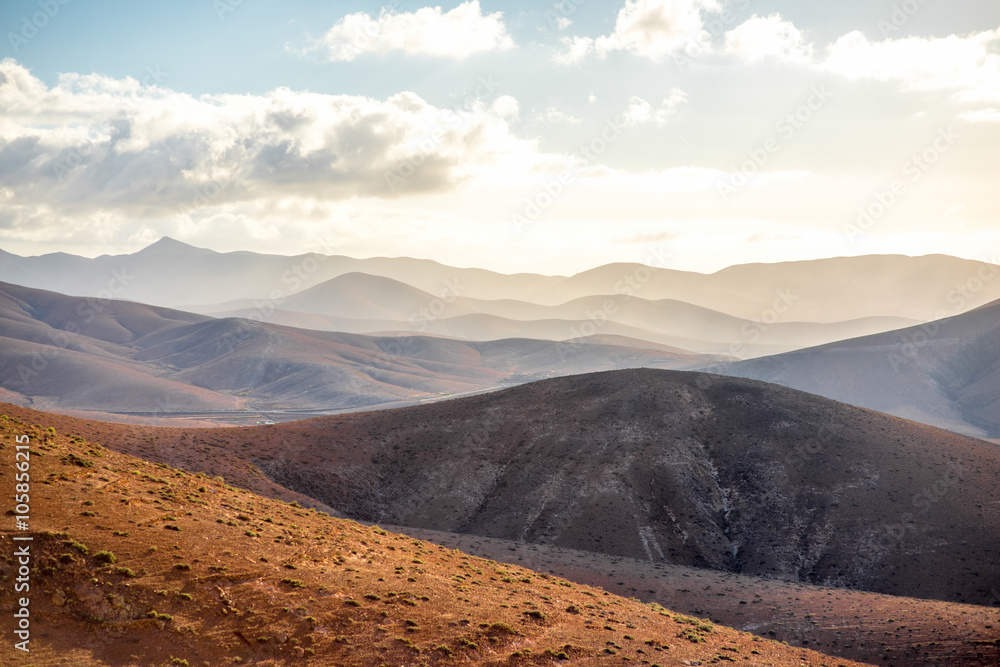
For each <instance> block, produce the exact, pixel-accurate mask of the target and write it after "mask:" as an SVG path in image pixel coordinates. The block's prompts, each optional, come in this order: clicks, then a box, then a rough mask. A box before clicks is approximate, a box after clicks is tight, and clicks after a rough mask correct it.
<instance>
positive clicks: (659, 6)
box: [554, 0, 722, 65]
mask: <svg viewBox="0 0 1000 667" xmlns="http://www.w3.org/2000/svg"><path fill="white" fill-rule="evenodd" d="M703 11H716V12H717V11H722V5H721V4H720V3H719V1H718V0H625V6H624V7H622V8H621V10H620V11H619V12H618V18H617V20H616V21H615V29H614V31H613V32H612V33H611V34H610V35H605V36H602V37H597V38H596V39H594V38H590V37H572V38H571V37H566V38H563V40H562V43H563V46H564V47H565V49H566V50H565V52H563V53H560V54H557V55H556V56H555V57H554V60H555V62H556V63H559V64H563V65H568V64H572V63H576V62H580V61H581V60H583V59H585V58H586V57H587V56H589V55H590V54H592V53H594V54H596V55H597V56H598V57H600V58H606V57H607V56H608V54H610V53H612V52H615V51H627V52H629V53H631V54H633V55H636V56H639V57H642V58H647V59H649V60H652V61H653V62H661V61H663V60H664V59H666V58H668V57H670V56H673V55H676V54H678V53H681V52H683V53H684V54H685V55H687V56H693V55H698V54H701V53H707V52H710V51H711V35H710V34H709V32H708V31H707V30H705V23H704V20H703V19H702V12H703Z"/></svg>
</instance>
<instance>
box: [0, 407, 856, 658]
mask: <svg viewBox="0 0 1000 667" xmlns="http://www.w3.org/2000/svg"><path fill="white" fill-rule="evenodd" d="M0 432H2V439H0V454H3V456H4V458H5V460H4V461H3V462H2V464H0V465H2V466H3V468H4V469H5V470H8V471H9V470H11V469H12V465H13V461H14V457H13V454H14V448H15V438H17V437H21V436H25V435H26V436H28V437H29V438H30V452H31V455H30V462H31V476H32V490H33V493H32V500H31V515H30V521H31V530H32V535H33V536H34V538H35V539H34V541H33V542H31V548H30V552H31V559H32V568H31V574H30V584H31V589H30V591H29V595H30V599H31V606H30V610H31V630H30V632H31V639H30V649H31V653H30V660H31V664H32V665H35V666H36V667H48V666H51V665H73V666H74V667H76V666H81V667H82V666H87V665H116V666H128V667H132V666H135V667H139V666H140V665H142V666H143V667H146V666H148V665H155V666H160V665H163V666H171V667H172V666H174V665H208V666H209V667H214V666H216V665H226V664H246V665H262V666H266V665H271V666H275V667H276V666H277V665H285V664H305V665H314V664H315V665H330V664H335V665H344V666H347V665H376V664H391V665H402V664H412V665H442V666H444V665H459V664H479V665H543V664H544V665H550V664H574V665H611V664H614V665H620V664H622V663H623V662H627V663H634V664H645V665H680V664H684V665H694V664H708V663H711V662H722V661H728V662H739V663H746V664H758V665H794V666H799V665H803V664H807V665H828V666H830V667H832V666H833V665H848V664H859V663H853V662H850V661H848V660H846V659H840V658H831V657H828V656H824V655H822V654H819V653H816V652H813V651H811V650H808V649H803V648H798V647H791V646H788V645H785V644H782V643H780V642H777V641H773V640H769V639H762V638H760V637H757V636H754V635H750V634H746V633H741V632H737V631H735V630H731V629H728V628H725V627H721V626H717V625H714V624H712V623H710V622H708V621H705V620H699V619H696V618H694V617H690V616H686V615H682V614H677V613H674V612H671V611H668V610H667V609H664V608H663V607H661V606H659V605H656V604H653V605H647V604H643V603H641V602H639V601H638V600H631V599H625V598H622V597H618V596H616V595H612V594H610V593H608V592H605V591H602V590H600V589H597V588H591V587H589V586H585V585H579V584H576V583H573V582H571V581H569V580H567V579H564V578H561V577H553V576H551V575H548V574H545V573H536V572H533V571H530V570H526V569H523V568H521V567H517V566H511V565H506V564H501V563H498V562H496V561H494V560H483V559H480V558H477V557H474V556H469V555H466V554H463V553H461V552H459V551H453V550H451V549H448V548H445V547H442V546H438V545H435V544H433V543H430V542H426V541H422V540H419V539H413V538H411V537H407V536H405V535H400V534H398V533H390V532H387V531H385V530H383V529H381V528H378V527H365V526H361V525H359V524H357V523H354V522H351V521H346V520H341V519H336V518H332V517H329V516H327V515H324V514H323V513H320V512H316V511H315V510H309V509H305V508H302V507H300V506H298V504H295V503H292V504H286V503H283V502H279V501H276V500H273V499H269V498H264V497H261V496H257V495H255V494H252V493H250V492H248V491H246V490H244V489H237V488H234V487H232V486H229V485H227V484H226V483H224V482H223V481H221V480H219V479H212V478H210V477H208V476H206V475H204V474H192V473H190V472H184V471H181V470H176V469H173V468H170V467H168V466H165V465H158V464H153V463H148V462H146V461H142V460H139V459H136V458H134V457H131V456H127V455H123V454H119V453H117V452H114V451H111V450H109V449H106V448H104V447H102V446H101V445H100V444H99V443H97V442H92V441H88V440H86V439H84V438H82V437H80V436H78V435H73V434H69V433H62V432H59V431H58V430H56V429H55V428H53V427H50V426H46V425H45V421H44V419H43V421H42V422H40V423H37V424H34V423H26V422H23V421H21V420H19V419H17V418H12V417H10V416H8V415H4V416H3V417H0ZM3 479H4V486H5V487H6V490H5V492H4V495H8V493H7V491H10V487H9V485H10V480H11V475H8V474H5V475H4V477H3ZM21 535H22V536H23V535H24V534H23V533H22V534H21ZM11 537H12V535H11V534H10V533H6V534H4V535H3V536H2V537H0V543H2V544H3V545H4V553H5V556H4V558H3V561H2V566H0V571H2V573H3V579H4V582H5V585H4V587H3V591H4V592H3V596H2V608H3V611H4V613H5V614H10V613H11V612H13V611H14V609H15V608H16V606H17V602H15V599H14V597H13V595H12V586H11V585H10V584H11V583H12V579H13V577H14V576H15V567H14V561H13V559H12V558H11V557H10V556H9V555H7V554H11V553H13V544H12V542H11ZM8 655H9V654H8ZM7 664H12V663H7ZM17 664H22V662H18V663H17ZM24 664H27V663H24Z"/></svg>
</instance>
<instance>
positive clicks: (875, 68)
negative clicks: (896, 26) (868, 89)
mask: <svg viewBox="0 0 1000 667" xmlns="http://www.w3.org/2000/svg"><path fill="white" fill-rule="evenodd" d="M998 41H1000V30H991V31H986V32H980V33H975V34H972V35H969V36H967V37H960V36H958V35H951V36H948V37H907V38H905V39H887V40H884V41H881V42H873V41H870V40H869V39H868V38H867V37H865V36H864V35H863V34H862V33H861V32H857V31H855V32H851V33H848V34H846V35H844V36H843V37H841V38H840V39H838V40H837V41H836V42H834V43H833V44H832V45H831V46H830V47H829V49H828V53H827V57H826V60H825V62H824V63H823V68H824V69H826V70H828V71H830V72H833V73H835V74H839V75H840V76H843V77H846V78H848V79H874V80H878V81H898V82H899V83H900V84H901V86H902V88H903V90H956V91H964V92H965V93H966V94H968V95H972V96H976V95H978V96H983V95H993V96H995V95H1000V54H998V53H997V52H996V47H997V44H996V42H998Z"/></svg>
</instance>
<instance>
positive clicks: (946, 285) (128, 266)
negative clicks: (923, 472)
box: [0, 238, 1000, 358]
mask: <svg viewBox="0 0 1000 667" xmlns="http://www.w3.org/2000/svg"><path fill="white" fill-rule="evenodd" d="M998 271H1000V269H998V267H995V266H993V265H990V264H983V263H981V262H974V261H970V260H963V259H957V258H954V257H947V256H943V255H931V256H925V257H904V256H865V257H845V258H836V259H825V260H814V261H804V262H786V263H779V264H752V265H743V266H735V267H730V268H727V269H724V270H722V271H719V272H717V273H714V274H700V273H693V272H685V271H676V270H671V269H663V268H656V267H649V266H645V265H641V264H609V265H606V266H603V267H598V268H595V269H591V270H589V271H585V272H583V273H580V274H577V275H574V276H545V275H539V274H515V275H505V274H499V273H495V272H490V271H485V270H482V269H463V268H457V267H449V266H445V265H442V264H439V263H436V262H433V261H429V260H415V259H409V258H371V259H353V258H349V257H343V256H337V255H327V254H321V253H310V254H306V255H300V256H297V257H285V256H276V255H261V254H256V253H249V252H233V253H217V252H214V251H211V250H205V249H200V248H195V247H193V246H189V245H187V244H183V243H180V242H178V241H174V240H172V239H169V238H164V239H161V240H160V241H158V242H157V243H155V244H153V245H151V246H149V247H147V248H145V249H143V250H141V251H139V252H136V253H133V254H130V255H116V256H109V255H104V256H101V257H96V258H93V259H88V258H83V257H77V256H72V255H67V254H64V253H55V254H51V255H43V256H39V257H19V256H17V255H13V254H10V253H5V252H0V280H2V281H5V282H9V283H13V284H18V285H23V286H27V287H34V288H39V289H46V290H51V291H57V292H61V293H65V294H68V295H73V296H83V297H95V298H96V297H99V298H111V297H114V298H119V299H128V300H132V301H137V302H141V303H148V304H151V305H156V306H163V307H171V308H181V309H184V310H191V311H197V312H202V313H225V314H229V315H239V316H247V315H251V314H255V313H256V314H258V316H262V317H264V318H265V319H266V318H268V317H270V316H272V314H273V316H274V317H275V318H276V319H275V320H273V321H275V322H278V323H283V324H288V325H291V326H297V327H302V328H315V329H333V330H338V331H349V332H353V333H376V332H384V331H394V332H395V331H401V330H402V331H408V332H412V331H414V324H416V325H417V327H418V328H419V332H421V333H423V332H426V333H437V334H439V335H445V336H450V337H456V338H468V339H471V340H494V339H498V338H503V337H527V338H544V339H549V340H562V339H566V338H572V337H575V336H576V334H575V333H574V332H579V331H584V332H586V331H588V330H590V329H595V330H594V331H593V332H592V333H611V334H616V335H625V336H628V337H633V338H640V339H644V340H649V341H650V342H657V343H662V344H667V345H673V346H676V347H681V348H684V349H690V350H692V351H695V352H702V353H712V354H727V355H729V356H735V357H740V358H749V357H755V356H761V355H766V354H774V353H779V352H785V351H789V350H791V349H796V348H802V347H808V346H813V345H818V344H822V343H829V342H833V341H835V340H840V339H842V338H846V337H855V336H861V335H866V334H873V333H879V332H883V331H888V330H891V329H897V328H900V327H903V326H907V325H912V324H916V323H921V322H926V321H929V320H934V319H940V318H941V317H943V316H946V315H955V314H959V313H961V312H964V311H966V310H970V309H973V308H976V307H978V306H981V305H985V304H987V303H989V302H991V301H993V300H996V299H998V298H1000V281H991V280H983V279H982V277H981V276H983V275H987V274H988V275H990V276H992V275H995V274H996V273H997V272H998ZM353 274H362V275H360V276H359V275H353ZM336 278H343V280H341V281H339V282H335V283H332V284H330V285H326V284H325V283H327V282H328V281H330V280H333V279H336ZM379 278H383V279H389V280H391V281H395V282H388V281H379V280H378V279H379ZM297 295H300V296H297ZM428 295H430V296H428ZM622 295H624V296H629V297H632V298H631V299H629V300H628V304H627V305H626V304H622V303H620V302H621V301H622V299H621V296H622ZM595 297H596V298H595ZM607 297H614V298H616V299H617V301H616V303H615V305H613V306H611V307H610V308H605V307H604V301H605V300H606V298H607ZM540 306H545V308H541V307H540ZM274 311H280V312H277V313H275V312H274ZM286 311H287V312H286ZM422 313H423V315H421V314H422ZM316 316H318V317H316ZM414 316H416V320H414ZM485 316H491V317H485ZM497 318H499V319H497ZM355 320H360V321H355ZM269 321H271V320H269ZM605 321H606V329H605V330H600V331H597V330H596V329H597V328H598V327H597V325H598V324H600V323H602V322H605ZM421 322H423V324H421ZM585 335H586V334H585ZM734 352H735V354H734Z"/></svg>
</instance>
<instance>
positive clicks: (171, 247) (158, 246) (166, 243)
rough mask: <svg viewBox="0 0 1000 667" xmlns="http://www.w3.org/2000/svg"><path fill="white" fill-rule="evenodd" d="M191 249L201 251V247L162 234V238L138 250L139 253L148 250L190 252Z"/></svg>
mask: <svg viewBox="0 0 1000 667" xmlns="http://www.w3.org/2000/svg"><path fill="white" fill-rule="evenodd" d="M192 251H195V252H199V251H203V249H202V248H198V247H196V246H193V245H188V244H187V243H183V242H181V241H178V240H176V239H172V238H170V237H169V236H164V237H163V238H161V239H160V240H159V241H157V242H156V243H154V244H152V245H148V246H146V247H145V248H143V249H142V250H140V251H139V252H141V253H150V252H155V253H165V252H169V253H178V252H192Z"/></svg>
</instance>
